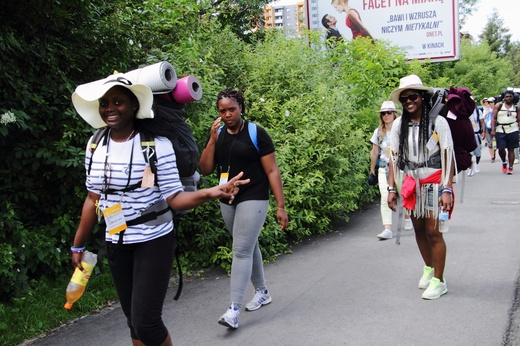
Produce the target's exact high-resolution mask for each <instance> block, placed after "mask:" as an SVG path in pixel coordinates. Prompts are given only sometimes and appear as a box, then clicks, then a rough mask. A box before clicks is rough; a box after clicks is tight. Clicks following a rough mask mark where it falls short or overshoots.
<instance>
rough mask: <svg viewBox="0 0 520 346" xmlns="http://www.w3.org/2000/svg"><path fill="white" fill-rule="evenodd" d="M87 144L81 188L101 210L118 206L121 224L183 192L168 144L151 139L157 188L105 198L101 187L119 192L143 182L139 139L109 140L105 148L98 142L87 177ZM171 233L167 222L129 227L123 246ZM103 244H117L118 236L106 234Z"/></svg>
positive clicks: (173, 155) (172, 151)
mask: <svg viewBox="0 0 520 346" xmlns="http://www.w3.org/2000/svg"><path fill="white" fill-rule="evenodd" d="M91 140H92V138H91V139H90V140H89V143H88V145H87V151H86V155H85V169H86V170H87V179H86V183H85V185H86V187H87V190H88V191H91V192H94V193H96V194H99V195H101V198H100V200H99V205H100V208H101V209H102V210H104V209H106V208H108V207H111V206H113V205H115V204H117V203H121V206H122V208H123V212H124V216H125V220H126V221H127V222H128V221H130V220H133V219H135V218H137V217H139V216H140V215H141V212H142V211H143V210H145V209H146V208H147V207H148V206H150V205H152V204H154V203H156V202H158V201H160V200H165V199H167V198H168V197H170V196H171V195H173V194H176V193H178V192H180V191H182V190H183V188H182V184H181V181H180V178H179V171H178V170H177V163H176V158H175V152H174V150H173V147H172V144H171V142H170V141H169V140H168V139H167V138H164V137H157V138H155V150H156V151H157V165H156V167H157V173H156V174H157V185H154V186H153V187H152V188H142V187H139V188H137V189H135V190H131V191H128V192H124V193H123V192H117V191H116V192H114V193H112V194H108V195H105V194H104V193H103V190H104V185H107V184H108V188H111V189H115V190H122V189H124V188H125V187H127V186H132V185H134V184H136V183H138V182H139V181H140V180H141V179H142V178H143V172H144V169H145V166H146V161H145V160H144V156H143V152H142V149H141V136H140V135H139V134H137V135H136V136H135V137H134V138H133V139H132V140H129V141H127V142H123V143H118V142H114V141H112V140H109V142H108V145H107V146H103V145H102V142H103V139H102V140H101V142H100V144H99V145H98V146H97V148H96V150H95V151H94V156H93V158H92V167H91V170H90V174H88V163H89V162H90V156H91V153H90V150H89V148H90V141H91ZM107 149H108V155H107ZM105 161H106V164H105ZM104 167H106V169H104ZM172 230H173V222H171V221H170V222H166V223H163V224H160V225H156V226H148V225H144V224H139V225H134V226H129V227H128V228H127V229H126V231H125V232H124V236H123V243H124V244H131V243H139V242H144V241H148V240H152V239H155V238H159V237H161V236H163V235H165V234H167V233H169V232H171V231H172ZM106 240H107V241H109V242H112V243H117V242H118V240H119V234H115V235H110V234H109V233H108V232H106Z"/></svg>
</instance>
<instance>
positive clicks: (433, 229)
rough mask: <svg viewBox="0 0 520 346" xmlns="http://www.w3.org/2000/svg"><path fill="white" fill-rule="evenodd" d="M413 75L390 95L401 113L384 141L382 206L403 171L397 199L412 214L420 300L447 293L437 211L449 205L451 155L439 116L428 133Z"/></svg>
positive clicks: (425, 101)
mask: <svg viewBox="0 0 520 346" xmlns="http://www.w3.org/2000/svg"><path fill="white" fill-rule="evenodd" d="M432 91H433V88H430V87H427V86H424V85H423V83H422V81H421V79H420V78H419V77H418V76H416V75H410V76H406V77H403V78H401V80H400V83H399V88H397V89H395V90H394V91H392V93H391V94H390V97H391V99H392V100H393V101H394V102H400V103H401V104H402V106H403V115H402V116H401V117H399V118H397V119H396V120H395V121H394V124H393V126H392V134H391V139H390V148H391V159H392V160H391V163H392V164H391V165H390V166H389V177H388V185H389V187H388V192H389V193H388V205H389V207H390V208H391V209H392V210H394V211H395V209H396V203H397V195H396V194H397V191H396V188H395V182H396V181H400V180H401V179H400V175H401V172H403V173H404V175H405V176H404V180H403V186H402V188H401V192H400V194H401V197H402V202H403V206H404V208H406V209H408V210H410V211H411V212H412V215H411V216H412V222H413V227H414V230H415V238H416V241H417V245H418V247H419V251H420V253H421V256H422V259H423V261H424V264H425V265H424V268H423V275H422V277H421V279H420V280H419V284H418V287H419V288H420V289H425V291H424V293H423V294H422V298H423V299H437V298H439V297H441V296H442V295H443V294H445V293H446V292H447V291H448V289H447V286H446V280H445V278H444V267H445V263H446V243H445V242H444V238H443V234H442V233H441V232H440V230H439V221H438V216H439V211H440V210H441V209H444V210H446V211H449V212H450V213H451V210H452V207H453V185H452V181H453V173H454V165H455V164H454V154H453V140H452V137H451V131H450V127H449V125H448V122H447V121H446V119H445V118H444V117H442V116H437V117H436V118H435V127H434V129H435V131H434V132H433V133H431V134H430V124H429V121H430V117H429V113H430V111H431V104H430V95H431V92H432Z"/></svg>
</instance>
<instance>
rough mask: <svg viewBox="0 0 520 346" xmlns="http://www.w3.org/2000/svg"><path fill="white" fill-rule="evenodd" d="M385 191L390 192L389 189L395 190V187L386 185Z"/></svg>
mask: <svg viewBox="0 0 520 346" xmlns="http://www.w3.org/2000/svg"><path fill="white" fill-rule="evenodd" d="M386 191H388V192H390V191H395V187H390V186H387V187H386Z"/></svg>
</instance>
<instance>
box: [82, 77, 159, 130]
mask: <svg viewBox="0 0 520 346" xmlns="http://www.w3.org/2000/svg"><path fill="white" fill-rule="evenodd" d="M115 86H122V87H124V88H127V89H129V90H130V91H131V92H133V93H134V95H135V96H136V97H137V100H138V101H139V109H138V110H137V114H136V118H137V119H151V118H153V116H154V114H153V110H152V104H153V93H152V90H151V89H150V88H149V87H148V86H146V85H144V84H133V83H132V82H131V81H129V80H128V79H126V78H125V77H124V76H123V75H122V74H114V75H111V76H108V77H107V78H104V79H100V80H97V81H95V82H90V83H86V84H82V85H79V86H78V87H77V88H76V90H75V91H74V93H73V94H72V104H73V105H74V108H76V111H77V112H78V114H79V115H80V116H81V117H82V118H83V119H84V120H85V121H86V122H87V123H89V124H90V126H92V127H93V128H96V129H98V128H100V127H104V126H107V124H106V123H105V122H104V121H103V119H102V118H101V115H100V114H99V99H100V98H101V97H102V96H103V95H105V94H106V92H107V91H108V90H110V89H111V88H113V87H115Z"/></svg>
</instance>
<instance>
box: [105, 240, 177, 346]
mask: <svg viewBox="0 0 520 346" xmlns="http://www.w3.org/2000/svg"><path fill="white" fill-rule="evenodd" d="M116 248H117V251H116V252H115V253H114V250H115V249H116ZM174 253H175V236H174V232H173V231H172V232H170V233H168V234H167V235H165V236H163V237H160V238H157V239H154V240H151V241H147V242H143V243H136V244H127V245H119V246H118V245H117V244H112V243H107V254H108V256H107V257H108V264H109V267H110V272H111V273H112V277H113V280H114V284H115V287H116V290H117V294H118V295H119V300H120V301H121V306H122V308H123V312H124V314H125V316H126V318H127V322H128V326H129V327H130V333H131V336H132V339H137V340H140V341H142V342H143V343H144V344H146V345H160V344H161V343H162V342H163V341H164V340H166V338H167V336H168V329H166V326H165V325H164V323H163V321H162V318H161V315H162V308H163V304H164V298H165V296H166V291H167V289H168V282H169V280H170V273H171V268H172V264H173V258H174ZM112 254H114V255H113V256H112Z"/></svg>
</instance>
